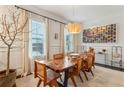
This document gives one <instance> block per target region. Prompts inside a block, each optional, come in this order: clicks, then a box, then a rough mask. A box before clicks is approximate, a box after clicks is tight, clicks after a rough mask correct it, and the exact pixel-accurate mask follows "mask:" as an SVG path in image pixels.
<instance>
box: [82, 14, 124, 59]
mask: <svg viewBox="0 0 124 93" xmlns="http://www.w3.org/2000/svg"><path fill="white" fill-rule="evenodd" d="M108 24H117V42H116V43H101V44H100V43H87V44H86V43H82V45H85V46H87V47H90V46H91V47H95V50H96V51H97V52H98V51H101V50H102V49H103V48H105V49H107V50H108V54H109V55H108V57H109V58H108V60H111V46H113V45H114V46H115V45H119V46H122V47H123V53H124V13H122V14H117V15H111V16H108V17H105V18H101V19H97V20H95V21H93V22H88V23H85V24H84V29H87V28H90V27H93V26H104V25H108ZM123 61H124V55H123Z"/></svg>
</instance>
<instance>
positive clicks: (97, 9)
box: [34, 5, 124, 23]
mask: <svg viewBox="0 0 124 93" xmlns="http://www.w3.org/2000/svg"><path fill="white" fill-rule="evenodd" d="M34 7H36V8H39V9H42V10H45V11H47V12H50V13H52V14H54V15H56V16H59V17H61V18H63V19H65V20H68V21H78V22H81V23H84V22H89V21H95V20H98V19H99V18H104V17H107V16H111V15H117V14H120V13H121V14H122V13H124V6H121V5H108V6H107V5H106V6H105V5H76V6H71V5H36V6H34ZM73 10H74V14H75V15H73Z"/></svg>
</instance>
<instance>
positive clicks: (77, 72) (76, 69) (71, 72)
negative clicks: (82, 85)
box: [68, 58, 83, 87]
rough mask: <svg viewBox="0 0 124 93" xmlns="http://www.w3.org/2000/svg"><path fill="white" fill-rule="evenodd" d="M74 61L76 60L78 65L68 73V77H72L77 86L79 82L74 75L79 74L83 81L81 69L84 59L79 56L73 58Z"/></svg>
mask: <svg viewBox="0 0 124 93" xmlns="http://www.w3.org/2000/svg"><path fill="white" fill-rule="evenodd" d="M72 62H76V65H75V67H74V68H72V69H71V70H70V71H69V75H68V78H71V80H72V82H73V84H74V86H75V87H76V86H77V84H76V81H75V79H74V76H79V77H80V79H81V81H82V82H83V79H82V77H81V74H80V71H81V65H82V60H81V58H77V59H72Z"/></svg>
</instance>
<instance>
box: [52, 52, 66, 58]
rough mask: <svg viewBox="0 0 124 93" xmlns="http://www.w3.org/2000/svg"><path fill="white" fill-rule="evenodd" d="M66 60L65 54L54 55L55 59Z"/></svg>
mask: <svg viewBox="0 0 124 93" xmlns="http://www.w3.org/2000/svg"><path fill="white" fill-rule="evenodd" d="M63 58H64V54H63V53H58V54H54V55H53V59H63Z"/></svg>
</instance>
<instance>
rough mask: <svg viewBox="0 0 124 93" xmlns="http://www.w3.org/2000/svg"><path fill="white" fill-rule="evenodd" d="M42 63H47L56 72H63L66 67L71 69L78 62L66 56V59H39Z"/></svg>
mask: <svg viewBox="0 0 124 93" xmlns="http://www.w3.org/2000/svg"><path fill="white" fill-rule="evenodd" d="M38 62H41V63H44V64H46V66H47V67H48V68H50V69H52V70H54V71H56V72H63V71H65V70H66V69H70V68H71V67H73V66H75V65H76V62H74V61H71V59H69V58H68V57H65V58H64V59H57V60H50V61H45V60H42V61H38Z"/></svg>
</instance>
